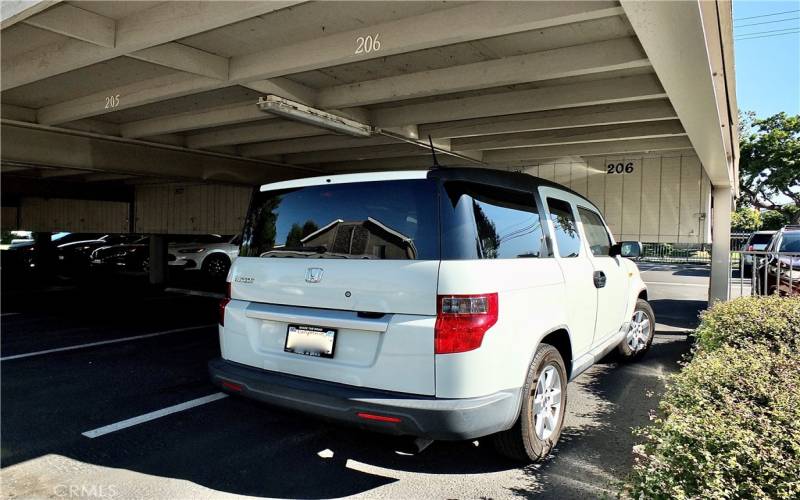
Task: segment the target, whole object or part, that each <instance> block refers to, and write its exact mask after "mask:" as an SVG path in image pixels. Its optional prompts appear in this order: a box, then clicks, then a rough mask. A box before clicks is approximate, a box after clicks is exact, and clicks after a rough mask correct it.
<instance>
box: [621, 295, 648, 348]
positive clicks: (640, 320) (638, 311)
mask: <svg viewBox="0 0 800 500" xmlns="http://www.w3.org/2000/svg"><path fill="white" fill-rule="evenodd" d="M655 334H656V316H655V314H653V308H652V307H650V304H648V303H647V301H646V300H644V299H636V307H635V308H634V310H633V316H631V324H630V328H629V329H628V332H626V334H625V338H624V339H622V342H620V344H619V346H617V353H618V354H619V357H620V358H621V359H622V360H623V361H638V360H640V359H641V358H642V357H643V356H644V355H645V354H646V353H647V351H649V350H650V346H651V345H652V344H653V337H655Z"/></svg>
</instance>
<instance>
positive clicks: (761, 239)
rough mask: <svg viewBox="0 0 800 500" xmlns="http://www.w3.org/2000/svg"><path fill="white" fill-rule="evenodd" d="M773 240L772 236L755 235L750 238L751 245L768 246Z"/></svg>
mask: <svg viewBox="0 0 800 500" xmlns="http://www.w3.org/2000/svg"><path fill="white" fill-rule="evenodd" d="M771 239H772V235H771V234H754V235H753V236H751V237H750V244H751V245H766V244H767V243H769V242H770V240H771Z"/></svg>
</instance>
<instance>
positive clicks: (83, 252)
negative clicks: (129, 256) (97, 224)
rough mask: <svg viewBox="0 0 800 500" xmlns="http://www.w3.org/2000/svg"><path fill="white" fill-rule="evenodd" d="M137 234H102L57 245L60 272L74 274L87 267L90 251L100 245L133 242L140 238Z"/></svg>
mask: <svg viewBox="0 0 800 500" xmlns="http://www.w3.org/2000/svg"><path fill="white" fill-rule="evenodd" d="M141 238H142V236H141V235H139V234H104V235H102V236H100V237H97V238H94V239H87V240H78V241H71V242H69V243H64V244H61V245H58V247H57V249H56V251H57V253H58V264H59V269H60V271H61V272H62V273H66V274H75V273H80V272H84V271H86V270H88V269H89V263H90V260H91V255H92V252H93V251H94V250H96V249H98V248H100V247H103V246H109V245H120V244H126V243H133V242H134V241H136V240H139V239H141Z"/></svg>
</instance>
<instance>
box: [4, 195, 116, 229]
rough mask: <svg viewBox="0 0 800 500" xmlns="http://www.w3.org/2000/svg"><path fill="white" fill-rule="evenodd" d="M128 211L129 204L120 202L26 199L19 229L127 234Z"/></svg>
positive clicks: (21, 208) (22, 202)
mask: <svg viewBox="0 0 800 500" xmlns="http://www.w3.org/2000/svg"><path fill="white" fill-rule="evenodd" d="M129 210H130V204H129V203H126V202H121V201H96V200H72V199H64V198H23V199H22V201H21V203H20V224H19V225H20V228H19V229H23V230H26V231H53V232H55V231H70V232H74V233H127V232H128V230H129V220H128V216H129ZM4 213H5V212H4Z"/></svg>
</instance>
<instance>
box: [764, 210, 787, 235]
mask: <svg viewBox="0 0 800 500" xmlns="http://www.w3.org/2000/svg"><path fill="white" fill-rule="evenodd" d="M761 220H762V221H763V225H762V226H761V229H764V230H773V231H776V230H778V229H780V228H782V227H783V226H785V225H786V224H788V223H789V217H787V216H786V214H784V213H781V212H778V211H777V210H767V211H766V212H764V213H763V214H761Z"/></svg>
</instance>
